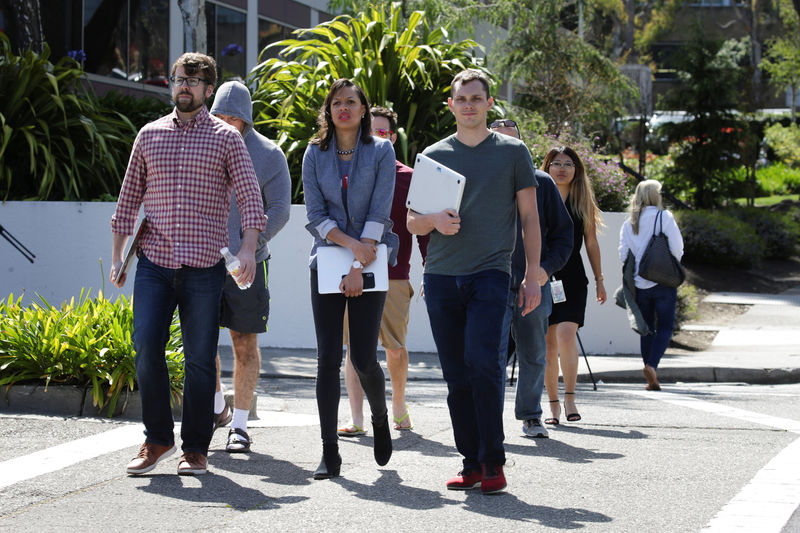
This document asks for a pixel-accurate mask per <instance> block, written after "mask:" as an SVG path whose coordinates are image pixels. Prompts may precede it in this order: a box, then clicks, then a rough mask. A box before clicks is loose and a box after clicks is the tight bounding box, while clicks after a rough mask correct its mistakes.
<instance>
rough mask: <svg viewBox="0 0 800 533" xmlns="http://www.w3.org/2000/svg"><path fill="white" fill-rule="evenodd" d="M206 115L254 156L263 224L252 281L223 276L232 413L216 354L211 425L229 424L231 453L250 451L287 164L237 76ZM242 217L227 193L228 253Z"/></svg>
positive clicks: (285, 215)
mask: <svg viewBox="0 0 800 533" xmlns="http://www.w3.org/2000/svg"><path fill="white" fill-rule="evenodd" d="M211 114H212V115H214V116H215V117H217V118H219V119H221V120H223V121H225V122H227V123H228V124H230V125H231V126H233V127H235V128H236V129H237V130H239V133H241V134H242V137H244V143H245V146H246V147H247V150H248V152H250V158H251V159H252V160H253V167H255V170H256V177H257V178H258V185H259V188H260V189H261V197H262V199H263V201H264V212H265V213H266V214H267V228H266V229H265V230H264V232H263V233H261V234H260V235H259V237H258V246H257V248H256V253H255V259H256V265H257V272H256V277H255V280H254V281H253V284H252V285H251V286H250V287H249V288H247V289H244V290H242V289H239V287H238V285H237V284H236V281H235V280H234V279H233V278H232V277H231V276H226V279H225V287H224V289H223V292H222V307H221V317H220V326H222V327H227V328H228V329H230V333H231V340H232V341H233V357H234V367H233V390H234V400H233V406H234V409H233V413H231V412H230V409H229V408H228V406H227V405H226V403H225V398H224V395H223V391H222V388H221V386H220V382H219V368H220V364H219V355H218V356H217V393H216V395H215V397H214V414H215V416H214V429H216V428H218V427H220V426H224V425H226V424H228V422H230V423H231V429H230V431H229V432H228V444H227V446H226V447H225V450H226V451H228V452H232V453H237V452H239V453H240V452H249V451H250V435H248V433H247V416H248V414H249V413H250V404H251V402H252V400H253V392H254V391H255V387H256V383H257V382H258V376H259V373H260V371H261V350H260V349H259V347H258V334H259V333H264V332H265V331H267V318H268V317H269V289H268V288H267V277H268V273H269V265H268V260H269V247H268V246H267V242H268V241H269V240H270V239H272V238H273V237H274V236H275V235H276V234H277V233H278V232H279V231H280V230H281V228H283V226H284V225H286V222H288V220H289V208H290V205H291V197H290V192H289V191H290V189H291V179H290V178H289V166H288V165H287V163H286V156H284V155H283V152H281V149H280V148H278V146H277V145H276V144H275V143H273V142H272V141H270V140H269V139H267V138H266V137H264V136H263V135H261V134H260V133H258V132H257V131H255V130H254V129H253V118H252V117H253V104H252V101H251V99H250V91H249V90H248V89H247V87H246V86H245V85H244V84H243V83H240V82H238V81H229V82H226V83H223V84H222V85H220V87H219V89H217V94H216V96H215V97H214V105H213V106H211ZM241 235H242V233H241V217H240V215H239V210H238V208H237V205H236V199H235V195H232V196H231V210H230V217H229V218H228V239H229V243H230V244H229V246H228V247H229V249H230V251H231V253H233V254H236V253H237V251H238V250H239V246H241V242H242V239H241Z"/></svg>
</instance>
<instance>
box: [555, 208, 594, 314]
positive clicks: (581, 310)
mask: <svg viewBox="0 0 800 533" xmlns="http://www.w3.org/2000/svg"><path fill="white" fill-rule="evenodd" d="M566 207H567V212H568V213H569V216H570V217H571V218H572V227H573V240H572V253H571V254H570V256H569V259H568V260H567V264H566V265H564V268H562V269H561V270H559V271H558V272H556V273H555V274H553V276H555V278H556V279H559V280H561V281H562V282H563V283H564V294H565V296H566V297H567V301H566V302H561V303H559V304H553V311H552V312H551V313H550V325H551V326H552V325H553V324H559V323H561V322H575V323H576V324H578V327H582V326H583V318H584V316H585V314H586V296H587V294H588V289H587V287H588V286H589V280H588V279H587V278H586V271H585V270H584V268H583V258H581V248H582V247H583V219H582V218H581V216H580V214H578V213H577V212H573V210H572V206H570V202H569V198H567V202H566Z"/></svg>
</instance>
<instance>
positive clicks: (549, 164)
mask: <svg viewBox="0 0 800 533" xmlns="http://www.w3.org/2000/svg"><path fill="white" fill-rule="evenodd" d="M542 170H544V171H545V172H547V173H548V174H550V175H551V176H552V177H553V180H554V181H555V182H556V186H557V187H558V192H560V193H561V198H562V200H563V201H564V203H565V204H566V206H567V211H568V212H569V215H570V217H571V218H572V223H573V231H574V233H573V238H572V253H571V255H570V256H569V259H568V260H567V264H566V265H564V268H562V269H561V270H559V271H558V272H556V273H555V274H553V277H554V278H555V279H556V280H557V281H560V282H561V283H562V284H563V287H564V294H565V296H566V301H563V302H560V303H555V304H553V310H552V312H551V313H550V319H549V323H550V327H549V328H548V330H547V362H546V364H545V375H544V384H545V387H546V388H547V396H548V398H549V400H550V418H547V419H545V421H544V422H545V424H550V425H558V424H559V417H560V416H561V404H560V402H559V399H558V363H559V360H560V361H561V373H562V375H563V377H564V411H565V413H566V417H567V421H568V422H577V421H578V420H580V419H581V415H580V413H578V409H577V407H576V406H575V384H576V382H577V380H578V345H577V342H576V339H577V334H578V328H580V327H582V326H583V320H584V316H585V314H586V298H587V295H588V285H589V280H588V279H586V271H585V270H584V268H583V258H582V257H581V246H582V245H583V243H584V242H585V243H586V255H587V256H588V257H589V264H590V265H591V267H592V272H593V273H594V282H595V294H596V299H597V301H598V302H600V304H603V303H605V301H606V288H605V286H604V285H603V268H602V265H601V263H600V246H599V245H598V243H597V227H598V226H600V227H602V226H603V219H602V216H601V213H600V209H599V208H598V207H597V204H596V203H595V201H594V194H593V193H592V185H591V183H589V178H588V176H587V175H586V169H585V167H584V166H583V162H582V161H581V158H580V157H578V154H577V153H575V151H574V150H573V149H572V148H570V147H568V146H562V147H560V148H554V149H552V150H550V151H549V152H548V153H547V155H546V156H545V158H544V161H543V162H542Z"/></svg>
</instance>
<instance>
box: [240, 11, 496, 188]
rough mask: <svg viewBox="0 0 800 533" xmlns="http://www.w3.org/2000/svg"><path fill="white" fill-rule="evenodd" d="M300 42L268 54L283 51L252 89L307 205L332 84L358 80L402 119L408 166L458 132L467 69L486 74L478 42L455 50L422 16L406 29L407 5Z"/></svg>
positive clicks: (264, 126)
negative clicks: (455, 87)
mask: <svg viewBox="0 0 800 533" xmlns="http://www.w3.org/2000/svg"><path fill="white" fill-rule="evenodd" d="M294 35H295V36H296V38H292V39H286V40H283V41H280V42H277V43H274V44H272V45H270V46H269V47H268V48H272V47H277V48H281V52H280V55H279V57H278V58H270V59H267V60H266V61H264V62H262V63H260V64H259V65H258V66H256V67H255V68H254V69H253V71H252V72H251V73H250V77H249V83H250V86H251V87H252V86H255V87H256V89H255V92H254V95H253V107H254V112H255V123H256V127H257V128H258V129H259V130H260V131H261V132H262V133H264V134H265V135H267V136H268V137H270V138H273V139H276V142H277V143H278V145H279V146H281V148H282V149H283V151H284V153H285V154H286V156H287V158H288V160H289V169H290V171H291V174H292V180H293V182H294V194H293V201H295V202H299V201H301V200H302V181H301V180H300V173H301V163H302V157H303V152H304V150H305V148H306V145H307V144H308V140H309V139H310V138H311V137H312V136H313V134H314V133H315V131H316V128H317V125H316V117H317V113H318V112H319V109H320V107H321V105H322V102H323V100H324V99H325V95H326V93H327V90H328V87H329V86H330V85H331V83H332V82H333V81H335V80H336V79H338V78H351V79H353V80H354V81H355V82H356V83H358V84H359V85H360V86H361V87H362V88H363V89H364V91H365V92H366V94H367V97H368V98H369V101H370V103H371V104H372V105H386V106H389V107H391V108H393V109H394V111H395V112H397V114H398V116H399V122H400V124H401V125H402V126H403V127H402V128H399V129H400V131H399V132H398V133H399V140H398V143H397V145H396V147H395V150H396V152H397V157H398V159H400V160H401V161H403V162H408V161H410V160H413V158H414V157H415V155H416V153H417V152H419V151H421V150H422V149H423V148H425V147H426V146H428V145H429V144H432V143H434V142H436V141H438V140H440V139H441V138H443V137H445V136H447V135H449V134H450V133H452V132H453V131H454V128H455V121H454V119H453V116H452V114H451V113H450V112H449V110H448V109H447V105H446V100H447V93H448V91H449V89H450V82H451V80H452V79H453V76H455V74H456V73H458V72H459V71H461V70H463V69H465V68H480V69H483V67H482V64H481V61H480V59H479V58H478V57H477V56H476V55H475V52H476V50H477V49H478V48H479V45H478V44H477V43H476V42H474V41H472V40H465V41H459V42H450V41H449V40H448V33H447V30H446V29H445V28H435V29H431V28H429V27H428V25H427V23H426V21H425V16H424V13H423V12H422V11H415V12H413V13H412V14H411V15H410V17H409V18H408V20H407V21H406V19H404V18H403V16H402V13H401V8H400V4H394V5H392V6H390V7H389V9H388V12H387V11H384V10H381V9H378V8H372V9H370V10H369V11H367V12H362V13H359V14H358V15H356V16H349V15H341V16H339V17H336V18H335V19H334V20H332V21H329V22H324V23H322V24H320V25H319V26H316V27H314V28H310V29H301V30H296V31H295V32H294ZM263 53H264V52H263V51H262V54H263ZM483 70H485V69H483ZM487 74H490V73H489V72H488V71H487Z"/></svg>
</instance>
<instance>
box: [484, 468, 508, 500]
mask: <svg viewBox="0 0 800 533" xmlns="http://www.w3.org/2000/svg"><path fill="white" fill-rule="evenodd" d="M481 466H482V468H483V479H482V480H481V492H483V493H484V494H497V493H499V492H503V489H505V488H506V476H505V475H503V467H502V465H494V466H489V465H481Z"/></svg>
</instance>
